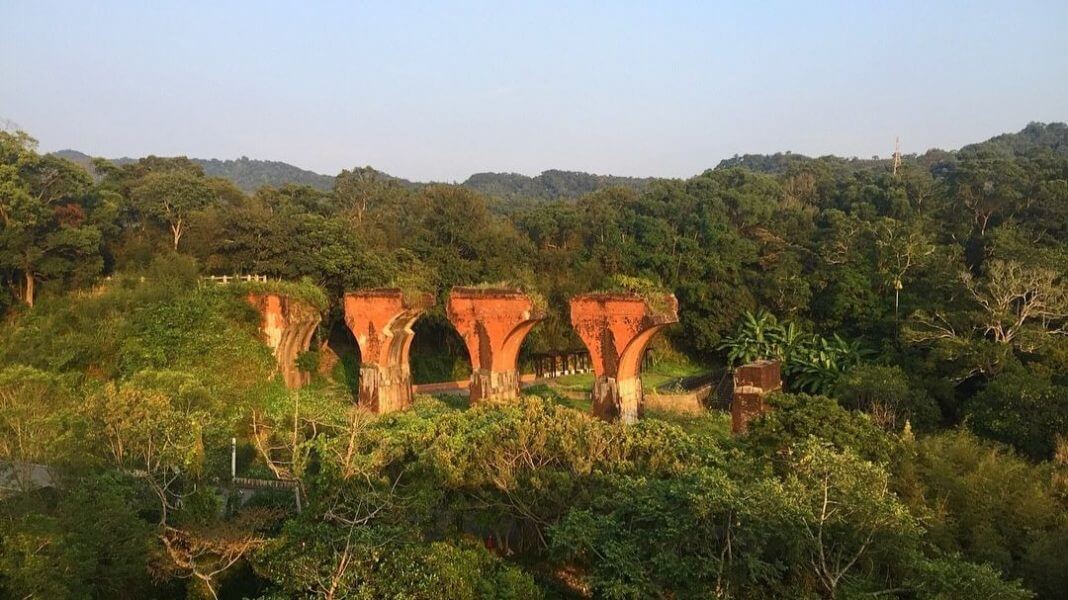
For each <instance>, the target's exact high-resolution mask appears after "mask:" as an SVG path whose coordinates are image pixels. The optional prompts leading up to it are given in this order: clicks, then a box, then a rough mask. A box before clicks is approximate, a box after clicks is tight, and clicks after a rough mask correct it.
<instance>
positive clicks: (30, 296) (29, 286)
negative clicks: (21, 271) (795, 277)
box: [22, 270, 37, 307]
mask: <svg viewBox="0 0 1068 600" xmlns="http://www.w3.org/2000/svg"><path fill="white" fill-rule="evenodd" d="M36 292H37V279H36V278H35V277H34V276H33V273H32V272H31V271H28V270H27V271H26V287H25V288H24V289H23V297H22V299H23V301H24V302H25V303H26V306H31V307H32V306H33V300H34V296H35V295H36Z"/></svg>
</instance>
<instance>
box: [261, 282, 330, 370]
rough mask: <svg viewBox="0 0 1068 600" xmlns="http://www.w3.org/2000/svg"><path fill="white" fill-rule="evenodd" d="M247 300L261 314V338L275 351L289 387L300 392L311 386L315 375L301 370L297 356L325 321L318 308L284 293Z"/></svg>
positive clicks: (279, 368)
mask: <svg viewBox="0 0 1068 600" xmlns="http://www.w3.org/2000/svg"><path fill="white" fill-rule="evenodd" d="M245 299H246V300H247V301H248V303H249V304H251V305H252V307H253V308H255V309H256V310H257V311H258V312H259V313H260V335H261V336H262V337H263V341H264V342H265V343H266V344H267V345H268V346H270V347H271V350H273V351H274V357H275V360H276V362H277V364H278V367H277V368H278V372H280V373H281V374H282V378H283V379H284V380H285V382H286V387H288V388H290V389H296V388H299V387H301V386H303V385H305V384H306V383H308V379H309V378H310V377H311V375H310V374H309V373H304V372H302V371H301V370H300V369H299V368H297V355H298V354H300V353H301V352H306V351H307V350H308V347H309V346H310V344H311V339H312V335H314V334H315V329H316V328H317V327H318V326H319V322H320V321H321V320H322V315H321V314H319V311H318V309H316V308H314V307H313V306H311V305H310V304H308V303H307V302H305V301H303V300H298V299H296V298H292V297H289V296H285V295H281V294H249V295H248V296H246V298H245Z"/></svg>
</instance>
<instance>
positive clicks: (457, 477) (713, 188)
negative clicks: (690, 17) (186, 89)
mask: <svg viewBox="0 0 1068 600" xmlns="http://www.w3.org/2000/svg"><path fill="white" fill-rule="evenodd" d="M92 169H93V175H90V173H89V172H88V171H87V170H86V169H85V168H83V167H82V166H79V165H78V164H75V163H73V162H71V161H68V160H66V159H64V158H63V157H61V156H56V155H48V154H42V153H39V152H38V151H37V150H36V143H35V141H34V140H33V139H32V138H31V137H30V136H28V135H26V134H24V133H14V134H12V133H3V132H0V279H2V281H3V283H4V286H3V290H2V292H0V318H2V325H0V483H2V484H3V489H2V490H0V596H5V597H14V598H235V599H237V598H263V599H272V598H279V599H280V598H336V599H342V598H539V597H545V598H583V597H596V598H698V597H700V598H709V597H715V598H859V597H889V598H903V599H912V598H917V599H918V598H930V599H962V600H963V599H970V598H991V599H1024V598H1033V597H1037V598H1044V599H1052V598H1063V597H1064V594H1065V592H1064V590H1066V589H1068V554H1066V553H1065V552H1064V549H1065V548H1068V510H1066V509H1068V279H1066V276H1068V273H1066V270H1068V126H1065V125H1064V124H1059V123H1054V124H1049V125H1045V124H1038V123H1034V124H1031V125H1028V126H1027V128H1025V129H1024V130H1023V131H1021V132H1019V133H1016V134H1008V135H1002V136H998V137H995V138H993V139H991V140H989V141H987V142H982V143H978V144H974V145H971V146H967V147H964V148H962V149H960V150H957V151H942V150H932V151H929V152H926V153H924V154H920V155H907V156H904V157H902V159H901V162H900V165H895V164H894V163H893V162H892V161H890V160H883V159H846V158H839V157H833V156H832V157H820V158H810V157H805V156H801V155H795V154H778V155H773V156H754V155H746V156H740V157H734V158H732V159H728V160H726V161H723V162H722V163H721V164H720V165H718V166H717V167H716V168H714V169H710V170H708V171H705V172H704V173H701V174H700V175H697V176H694V177H692V178H689V179H685V180H682V179H656V180H626V179H623V180H600V179H599V180H595V181H593V182H592V183H591V181H590V180H587V179H584V178H581V177H570V176H569V174H567V173H564V172H547V173H545V174H543V175H542V176H540V178H522V180H521V181H513V182H511V183H509V184H507V185H505V184H503V183H500V181H499V180H498V179H495V178H489V179H488V180H487V181H486V182H485V186H486V187H484V188H480V189H482V190H483V191H482V192H480V191H479V190H478V189H472V186H470V185H445V184H420V185H411V184H408V183H407V182H404V181H403V180H398V179H396V178H392V177H389V176H386V175H384V174H382V173H379V172H378V171H375V170H374V169H370V168H366V167H364V168H359V167H357V168H353V169H351V170H345V171H343V172H342V173H340V174H339V175H338V176H337V177H336V178H332V185H331V186H330V187H329V189H323V187H319V188H316V187H314V186H312V185H296V184H285V185H277V186H262V187H257V188H256V189H255V190H254V191H250V190H251V187H252V186H250V185H248V184H247V183H245V182H242V183H240V184H239V183H235V181H233V180H231V179H227V178H225V177H220V176H219V173H218V172H216V171H212V170H211V169H210V168H209V167H208V165H205V164H203V163H200V162H195V161H192V160H189V159H186V158H160V157H147V158H142V159H139V160H135V161H133V160H131V161H122V162H120V163H116V162H111V161H106V160H100V159H97V160H95V161H94V163H93V165H92ZM586 177H595V176H586ZM473 179H476V178H473ZM483 179H484V178H483ZM504 181H506V180H504ZM251 183H256V182H255V181H252V182H251ZM468 184H470V181H469V182H468ZM583 186H590V187H583ZM475 187H477V186H475ZM565 189H566V190H567V193H561V191H560V190H565ZM573 190H579V192H578V193H573ZM224 274H226V275H229V274H257V275H265V276H267V277H269V278H270V282H268V284H266V285H268V286H271V285H277V286H288V287H287V288H286V289H298V288H299V289H300V290H301V293H303V294H305V296H306V297H308V298H312V299H314V300H315V303H316V304H317V305H318V306H319V307H320V308H321V309H322V310H323V314H324V320H323V325H322V326H321V327H320V329H319V333H317V337H316V340H315V342H314V344H313V347H312V348H313V349H312V351H311V352H309V353H307V355H306V356H302V357H301V358H302V360H301V364H302V365H303V366H302V368H306V370H308V371H309V372H311V373H312V374H313V377H312V382H311V384H310V385H308V386H306V387H304V388H302V389H300V390H299V391H291V390H287V389H286V388H285V386H284V385H283V383H282V382H281V381H280V377H278V376H274V375H273V374H274V361H273V357H272V356H271V353H270V350H269V349H268V348H267V347H266V346H265V345H264V344H262V343H261V342H260V340H259V338H258V332H257V328H258V318H259V316H258V314H257V313H256V312H255V310H254V309H253V308H252V307H250V306H249V305H248V304H247V303H246V302H245V301H244V294H246V293H247V289H246V288H243V287H242V286H241V285H225V286H224V285H217V284H215V283H212V282H211V281H209V280H206V279H205V276H207V275H224ZM621 281H622V282H629V284H633V285H638V284H634V282H641V283H640V285H650V286H657V287H661V288H665V289H667V290H670V291H671V292H673V293H674V294H675V295H676V297H677V298H678V301H679V316H680V323H679V324H678V325H675V326H673V327H672V328H671V329H670V330H669V331H668V332H667V335H666V336H665V338H664V340H663V341H662V342H661V343H659V345H658V346H657V347H656V348H655V355H656V357H657V360H658V361H662V362H663V363H664V364H671V365H685V366H686V368H687V369H690V370H691V371H699V372H708V373H713V372H722V371H723V370H724V369H727V368H729V367H730V366H733V365H736V364H739V363H741V362H746V361H749V360H754V359H757V358H775V359H779V360H781V361H782V363H783V369H784V375H785V390H784V392H783V393H780V394H776V395H774V396H772V397H771V399H770V402H771V403H772V405H773V406H774V410H772V411H771V412H769V413H767V414H766V415H764V416H762V417H760V418H758V419H757V420H756V421H754V422H753V423H752V424H751V426H750V429H749V432H748V433H747V434H746V435H744V436H732V435H730V433H729V419H728V417H726V416H725V414H724V412H723V411H722V410H720V409H719V408H718V407H716V406H711V407H709V409H708V410H707V411H706V412H704V413H702V414H697V415H680V414H674V413H670V412H663V413H653V414H649V415H647V418H644V419H642V420H641V421H639V422H638V423H637V424H635V425H629V426H627V425H620V424H613V423H606V422H602V421H600V420H596V419H593V418H591V417H590V416H589V415H588V414H587V412H586V411H585V410H583V409H584V408H586V407H588V404H586V405H583V403H582V402H581V401H575V400H574V399H573V398H570V397H567V396H566V395H563V394H561V393H560V391H559V389H557V388H556V387H554V386H550V385H538V386H534V387H531V388H528V389H527V390H526V394H525V396H524V398H523V399H522V400H521V401H519V402H518V403H516V404H514V405H510V406H504V407H500V406H496V407H494V406H478V407H474V408H468V407H467V403H466V401H465V400H463V399H460V398H456V397H449V396H439V397H429V396H423V397H419V398H418V399H417V401H416V403H415V406H414V407H413V408H412V410H409V411H405V412H401V413H394V414H390V415H381V416H376V415H370V414H368V413H367V412H365V411H363V410H361V409H360V408H359V407H357V406H355V405H354V402H353V398H354V396H353V391H354V390H355V389H356V386H357V382H356V381H355V377H356V376H357V375H356V370H355V368H354V365H355V364H356V363H357V361H358V355H356V354H354V353H355V350H354V347H353V344H352V343H351V340H347V339H346V337H345V336H346V333H347V331H346V330H345V327H344V324H343V319H342V314H341V309H340V307H339V300H340V298H341V296H342V295H343V294H344V292H346V291H348V290H353V289H357V288H362V287H373V286H397V287H402V288H404V289H412V288H419V289H424V290H428V291H432V292H434V293H435V294H437V296H438V298H439V302H438V307H437V308H435V309H433V310H431V311H430V312H429V313H428V314H427V315H426V316H425V317H424V318H422V319H421V320H420V322H419V324H418V326H417V330H416V342H415V344H416V348H415V349H413V359H412V360H413V365H412V369H413V371H414V372H415V373H416V377H417V379H421V380H423V381H432V380H438V381H441V380H451V379H457V378H459V377H462V376H463V375H464V368H465V365H466V362H467V358H466V354H465V350H464V349H463V345H462V344H461V343H460V342H459V340H458V339H457V337H456V334H455V333H454V332H453V331H452V330H451V327H450V325H449V323H448V321H447V320H446V318H445V314H444V311H443V309H442V308H441V306H442V305H443V302H442V300H443V299H444V297H445V294H447V293H448V290H449V289H450V288H451V287H452V286H456V285H471V284H482V283H491V282H507V283H508V284H509V285H514V286H518V287H520V288H522V289H526V290H530V291H532V292H537V293H538V294H539V295H540V296H542V297H544V298H545V300H546V303H547V307H548V312H549V317H548V319H547V320H546V321H545V322H544V323H542V324H540V325H538V326H537V327H536V328H535V329H534V330H533V332H532V334H531V336H530V337H529V338H528V340H527V343H526V345H525V347H524V353H525V354H529V353H532V352H540V351H550V350H561V349H571V348H578V347H580V346H581V342H579V341H578V339H577V338H576V337H575V336H574V334H573V332H572V330H571V327H570V325H569V322H568V314H567V301H568V299H569V298H570V297H571V296H573V295H575V294H578V293H582V292H587V291H591V290H598V289H606V288H613V287H616V286H619V285H620V282H621ZM327 352H330V353H333V354H334V355H336V356H337V357H338V358H339V360H337V361H336V364H333V365H332V366H330V368H323V367H322V364H323V362H324V361H325V358H326V357H325V355H326V353H327ZM688 372H689V371H688ZM232 440H233V441H232ZM232 444H233V447H234V448H235V452H236V461H237V471H238V474H239V475H241V476H244V477H248V478H259V479H268V480H277V482H278V483H279V485H278V486H276V487H271V488H266V489H262V490H260V491H258V492H256V493H250V492H247V491H246V490H241V489H238V488H237V487H236V486H235V485H234V483H233V482H232V480H231V477H230V468H231V464H230V460H231V447H232V446H231V445H232Z"/></svg>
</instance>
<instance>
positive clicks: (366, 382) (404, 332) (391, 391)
mask: <svg viewBox="0 0 1068 600" xmlns="http://www.w3.org/2000/svg"><path fill="white" fill-rule="evenodd" d="M433 305H434V297H433V296H432V295H430V294H426V293H422V292H419V293H414V294H405V293H404V292H402V291H401V290H399V289H396V288H386V289H373V290H358V291H356V292H352V293H349V294H345V324H346V325H347V326H348V328H349V330H350V331H352V335H353V336H354V337H355V338H356V343H357V344H359V346H360V360H361V363H360V398H359V402H360V404H362V405H364V406H366V407H367V408H368V409H369V410H371V411H372V412H376V413H387V412H393V411H397V410H403V409H405V408H408V407H409V406H410V405H411V403H412V372H411V366H410V365H409V361H408V353H409V350H410V349H411V345H412V338H413V337H415V333H414V332H413V331H412V325H413V324H415V321H416V319H418V318H419V317H420V316H421V315H422V314H423V312H424V311H426V309H427V308H430V307H431V306H433Z"/></svg>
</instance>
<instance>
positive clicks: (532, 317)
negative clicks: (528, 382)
mask: <svg viewBox="0 0 1068 600" xmlns="http://www.w3.org/2000/svg"><path fill="white" fill-rule="evenodd" d="M447 312H448V317H449V321H450V322H451V323H452V325H453V327H455V328H456V330H457V331H458V332H459V333H460V336H461V337H462V338H463V340H464V344H465V345H466V346H467V354H468V356H469V357H470V359H471V383H470V399H471V404H477V403H479V402H509V401H512V400H516V399H517V398H519V369H518V365H517V362H518V359H519V348H520V346H522V345H523V340H524V339H525V338H526V336H527V334H528V333H530V330H531V329H532V328H533V327H534V325H536V324H537V323H538V322H539V321H541V320H543V319H544V318H545V311H544V310H541V309H539V308H537V307H536V306H535V305H534V301H533V300H532V299H531V298H530V296H528V295H526V294H524V293H522V292H520V291H518V290H513V289H482V288H472V287H457V288H453V290H452V292H451V293H450V294H449V304H448V311H447Z"/></svg>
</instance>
